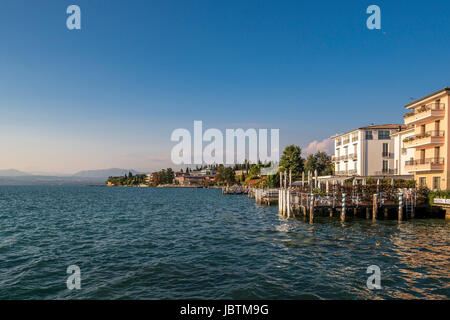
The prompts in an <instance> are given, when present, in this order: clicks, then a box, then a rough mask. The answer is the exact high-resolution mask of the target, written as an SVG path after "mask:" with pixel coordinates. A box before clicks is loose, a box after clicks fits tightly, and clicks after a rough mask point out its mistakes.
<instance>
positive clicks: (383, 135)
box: [378, 131, 391, 140]
mask: <svg viewBox="0 0 450 320" xmlns="http://www.w3.org/2000/svg"><path fill="white" fill-rule="evenodd" d="M390 138H391V136H390V132H389V131H378V140H389V139H390Z"/></svg>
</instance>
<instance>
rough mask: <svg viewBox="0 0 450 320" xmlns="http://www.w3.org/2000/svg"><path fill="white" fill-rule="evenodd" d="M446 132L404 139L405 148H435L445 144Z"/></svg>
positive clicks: (429, 132)
mask: <svg viewBox="0 0 450 320" xmlns="http://www.w3.org/2000/svg"><path fill="white" fill-rule="evenodd" d="M444 135H445V132H444V131H436V130H433V131H427V132H425V133H422V134H416V135H415V136H411V137H408V138H405V139H403V143H404V146H405V148H416V147H433V146H439V145H442V144H444V140H445V138H444Z"/></svg>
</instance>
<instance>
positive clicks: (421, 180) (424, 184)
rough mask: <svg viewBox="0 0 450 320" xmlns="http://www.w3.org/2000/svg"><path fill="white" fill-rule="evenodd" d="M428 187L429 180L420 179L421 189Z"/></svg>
mask: <svg viewBox="0 0 450 320" xmlns="http://www.w3.org/2000/svg"><path fill="white" fill-rule="evenodd" d="M426 186H427V178H425V177H421V178H419V187H421V188H425V187H426Z"/></svg>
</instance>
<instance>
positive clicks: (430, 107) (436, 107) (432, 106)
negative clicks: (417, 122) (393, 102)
mask: <svg viewBox="0 0 450 320" xmlns="http://www.w3.org/2000/svg"><path fill="white" fill-rule="evenodd" d="M441 110H445V104H444V103H436V102H433V103H429V104H427V105H425V106H422V107H420V108H417V109H416V110H414V111H411V112H408V113H407V114H405V115H404V116H403V117H404V118H409V117H412V116H414V115H416V114H419V113H423V112H427V111H441Z"/></svg>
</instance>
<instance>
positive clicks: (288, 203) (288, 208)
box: [286, 189, 291, 218]
mask: <svg viewBox="0 0 450 320" xmlns="http://www.w3.org/2000/svg"><path fill="white" fill-rule="evenodd" d="M286 214H287V217H288V218H290V217H291V190H289V189H286Z"/></svg>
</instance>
